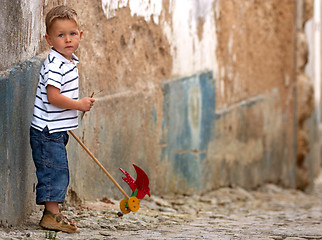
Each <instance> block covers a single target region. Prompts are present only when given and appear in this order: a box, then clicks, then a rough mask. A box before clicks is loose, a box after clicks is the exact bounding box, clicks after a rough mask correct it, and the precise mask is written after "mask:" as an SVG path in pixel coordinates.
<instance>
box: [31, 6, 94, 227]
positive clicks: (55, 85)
mask: <svg viewBox="0 0 322 240" xmlns="http://www.w3.org/2000/svg"><path fill="white" fill-rule="evenodd" d="M82 34H83V32H82V31H80V29H79V26H78V21H77V14H76V12H75V10H73V9H71V8H69V7H66V6H57V7H54V8H53V9H51V10H50V11H49V12H48V14H47V16H46V35H45V38H46V40H47V42H48V44H49V45H50V46H52V49H51V50H50V52H49V55H48V57H47V58H46V60H45V61H44V64H43V66H42V68H41V70H40V76H39V83H38V87H37V92H36V100H35V106H34V114H33V119H32V122H31V128H30V144H31V149H32V156H33V160H34V163H35V166H36V174H37V179H38V184H37V188H36V203H37V204H39V205H45V210H44V214H43V217H42V219H41V221H40V226H42V227H44V228H47V229H53V230H59V231H65V232H69V233H73V232H79V229H78V228H77V227H76V225H75V224H74V222H72V221H70V220H68V219H67V218H66V217H65V216H63V215H62V214H61V213H60V211H59V206H58V204H59V203H63V202H64V200H65V195H66V189H67V186H68V184H69V170H68V161H67V153H66V144H67V142H68V134H67V130H72V129H76V128H77V127H78V111H77V110H80V111H89V110H90V109H91V107H92V106H93V103H94V101H95V100H94V99H93V98H88V97H85V98H82V99H80V100H78V70H77V67H76V64H77V63H78V59H77V57H76V56H75V55H74V52H75V51H76V50H77V48H78V45H79V42H80V40H81V37H82Z"/></svg>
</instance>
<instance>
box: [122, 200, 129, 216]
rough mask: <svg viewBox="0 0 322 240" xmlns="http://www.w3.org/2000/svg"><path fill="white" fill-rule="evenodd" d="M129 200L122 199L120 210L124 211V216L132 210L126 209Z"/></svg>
mask: <svg viewBox="0 0 322 240" xmlns="http://www.w3.org/2000/svg"><path fill="white" fill-rule="evenodd" d="M128 200H129V199H127V198H124V199H122V201H121V202H120V209H121V211H122V213H124V214H128V213H129V212H131V210H130V209H129V208H127V207H126V204H127V202H128Z"/></svg>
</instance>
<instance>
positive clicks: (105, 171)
mask: <svg viewBox="0 0 322 240" xmlns="http://www.w3.org/2000/svg"><path fill="white" fill-rule="evenodd" d="M68 132H69V133H70V134H71V135H72V136H73V137H74V138H75V139H76V141H77V142H78V143H79V144H80V145H81V146H82V147H83V148H84V150H85V151H86V152H87V153H88V155H89V156H91V158H92V159H93V160H94V161H95V162H96V163H97V165H98V166H99V167H100V168H101V169H102V170H103V171H104V173H105V174H106V175H107V176H108V177H109V178H110V179H111V180H112V182H113V183H114V184H115V186H116V187H117V188H118V189H119V190H120V191H121V192H122V193H123V195H124V196H125V197H126V198H130V197H129V195H127V194H126V192H125V191H124V190H123V188H122V187H121V186H120V185H119V184H118V183H117V182H116V181H115V179H114V178H113V177H112V176H111V174H109V173H108V171H107V170H106V169H105V168H104V167H103V165H102V164H101V163H100V162H99V161H98V160H97V158H96V157H94V155H93V154H92V153H91V152H90V151H89V149H88V148H87V147H86V146H85V144H84V143H82V141H81V140H80V139H79V138H78V137H77V136H76V135H75V134H74V133H73V132H72V131H68Z"/></svg>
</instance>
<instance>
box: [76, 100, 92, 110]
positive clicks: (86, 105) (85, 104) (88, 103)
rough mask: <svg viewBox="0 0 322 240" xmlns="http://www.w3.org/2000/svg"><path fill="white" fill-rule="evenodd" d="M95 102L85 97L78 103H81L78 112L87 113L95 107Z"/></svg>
mask: <svg viewBox="0 0 322 240" xmlns="http://www.w3.org/2000/svg"><path fill="white" fill-rule="evenodd" d="M94 102H95V99H94V98H90V97H84V98H82V99H80V100H79V101H78V103H79V108H78V110H80V111H83V112H87V111H89V110H91V108H92V107H93V105H94Z"/></svg>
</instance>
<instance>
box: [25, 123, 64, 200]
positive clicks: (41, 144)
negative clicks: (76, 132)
mask: <svg viewBox="0 0 322 240" xmlns="http://www.w3.org/2000/svg"><path fill="white" fill-rule="evenodd" d="M67 142H68V134H67V132H66V131H64V132H56V133H52V134H50V133H49V131H48V128H47V127H46V128H44V130H43V131H42V132H40V131H38V130H36V129H34V128H33V127H30V145H31V150H32V157H33V160H34V163H35V166H36V175H37V179H38V183H37V187H36V203H37V204H39V205H43V204H45V202H48V201H54V202H58V203H63V202H64V201H65V196H66V190H67V186H68V184H69V170H68V160H67V152H66V144H67Z"/></svg>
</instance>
